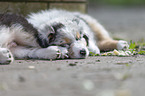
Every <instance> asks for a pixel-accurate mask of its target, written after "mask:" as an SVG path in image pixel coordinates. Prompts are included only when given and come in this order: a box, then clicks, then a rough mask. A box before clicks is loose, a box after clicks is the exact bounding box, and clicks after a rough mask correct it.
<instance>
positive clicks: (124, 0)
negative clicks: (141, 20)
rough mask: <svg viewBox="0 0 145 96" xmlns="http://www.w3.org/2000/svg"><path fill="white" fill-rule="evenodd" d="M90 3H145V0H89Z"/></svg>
mask: <svg viewBox="0 0 145 96" xmlns="http://www.w3.org/2000/svg"><path fill="white" fill-rule="evenodd" d="M88 1H89V2H90V3H94V2H95V3H96V4H98V5H100V4H105V5H130V6H132V5H139V6H140V5H145V0H88Z"/></svg>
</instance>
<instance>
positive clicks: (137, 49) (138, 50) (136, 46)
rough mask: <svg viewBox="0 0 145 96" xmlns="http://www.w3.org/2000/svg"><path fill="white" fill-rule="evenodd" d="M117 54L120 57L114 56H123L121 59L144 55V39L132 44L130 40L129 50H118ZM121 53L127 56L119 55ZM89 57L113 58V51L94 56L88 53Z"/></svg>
mask: <svg viewBox="0 0 145 96" xmlns="http://www.w3.org/2000/svg"><path fill="white" fill-rule="evenodd" d="M116 51H117V50H116ZM117 52H119V53H118V54H120V55H116V56H123V57H125V56H132V55H137V54H139V55H145V41H144V39H143V40H141V41H138V42H133V41H132V40H131V41H130V43H129V48H127V49H126V50H122V51H121V50H119V51H117ZM128 52H129V53H128ZM121 53H123V54H128V55H121ZM89 55H90V56H114V51H110V52H105V53H101V54H94V53H92V52H90V54H89Z"/></svg>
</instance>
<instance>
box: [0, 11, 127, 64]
mask: <svg viewBox="0 0 145 96" xmlns="http://www.w3.org/2000/svg"><path fill="white" fill-rule="evenodd" d="M0 46H1V47H0V63H10V62H12V61H13V59H14V58H17V59H24V58H25V59H27V58H32V59H64V58H86V57H87V56H88V55H89V52H93V53H95V54H100V51H109V50H113V49H118V50H121V49H125V48H127V47H128V44H127V42H126V41H116V40H113V39H112V38H111V37H110V36H109V34H108V32H107V31H106V30H105V29H104V27H103V26H102V25H101V24H100V23H98V22H97V20H95V19H94V18H92V17H91V16H89V15H86V14H81V13H78V12H68V11H64V10H45V11H40V12H38V13H31V14H30V15H28V17H27V18H24V17H22V16H19V15H15V14H0Z"/></svg>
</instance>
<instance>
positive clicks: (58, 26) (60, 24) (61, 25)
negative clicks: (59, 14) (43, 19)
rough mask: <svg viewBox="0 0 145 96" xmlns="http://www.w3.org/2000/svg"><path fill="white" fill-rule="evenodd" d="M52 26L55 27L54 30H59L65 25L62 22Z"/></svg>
mask: <svg viewBox="0 0 145 96" xmlns="http://www.w3.org/2000/svg"><path fill="white" fill-rule="evenodd" d="M52 27H53V28H54V31H55V32H57V30H58V29H60V28H62V27H64V25H63V24H62V23H55V24H53V25H52Z"/></svg>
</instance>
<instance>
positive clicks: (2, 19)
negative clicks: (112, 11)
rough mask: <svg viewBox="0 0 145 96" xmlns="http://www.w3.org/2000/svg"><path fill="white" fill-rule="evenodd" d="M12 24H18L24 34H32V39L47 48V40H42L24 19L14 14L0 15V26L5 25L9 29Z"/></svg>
mask: <svg viewBox="0 0 145 96" xmlns="http://www.w3.org/2000/svg"><path fill="white" fill-rule="evenodd" d="M13 24H20V25H22V26H23V30H24V31H26V32H29V33H30V34H33V35H34V37H35V38H36V39H37V42H38V44H39V45H40V46H41V47H43V48H45V47H48V46H49V44H48V38H42V37H41V36H40V34H39V32H38V31H37V29H35V28H34V27H33V26H32V24H30V23H29V22H28V21H27V20H26V19H25V17H23V16H21V15H16V14H0V25H5V26H8V27H10V26H11V25H13Z"/></svg>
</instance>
